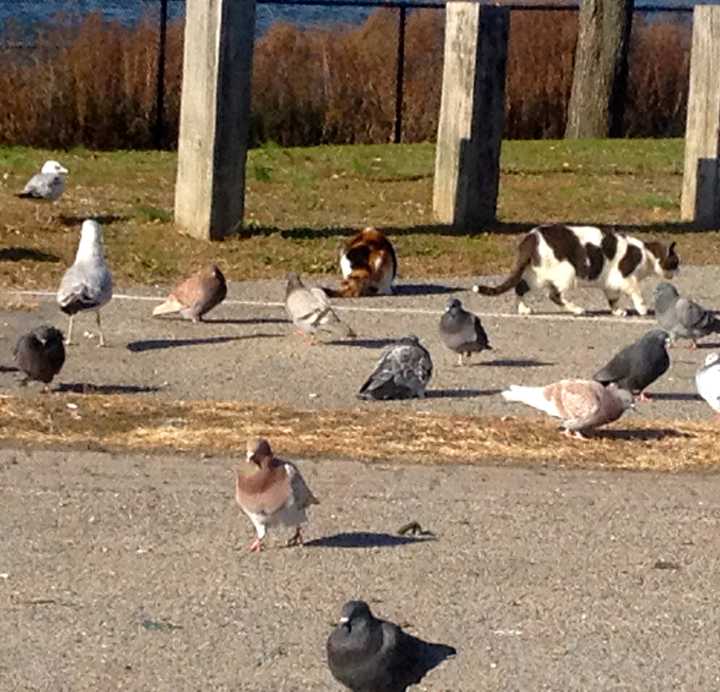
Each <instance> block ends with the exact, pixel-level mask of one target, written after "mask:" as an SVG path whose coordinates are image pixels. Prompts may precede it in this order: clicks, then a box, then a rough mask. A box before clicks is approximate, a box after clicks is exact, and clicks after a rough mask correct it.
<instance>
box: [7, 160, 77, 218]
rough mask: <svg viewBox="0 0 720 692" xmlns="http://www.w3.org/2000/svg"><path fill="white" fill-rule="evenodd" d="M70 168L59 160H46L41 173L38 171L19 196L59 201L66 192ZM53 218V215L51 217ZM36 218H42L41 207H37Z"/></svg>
mask: <svg viewBox="0 0 720 692" xmlns="http://www.w3.org/2000/svg"><path fill="white" fill-rule="evenodd" d="M67 174H68V169H67V168H65V167H64V166H62V165H60V164H59V163H58V162H57V161H46V162H45V163H44V164H43V167H42V168H41V169H40V172H39V173H36V174H35V175H34V176H33V177H32V178H30V180H28V181H27V184H26V185H25V187H24V188H23V191H22V192H20V193H19V194H18V195H17V196H18V197H20V198H21V199H34V200H45V201H46V202H57V200H59V199H60V197H61V196H62V193H63V192H65V176H66V175H67ZM50 218H52V217H50ZM35 220H36V221H39V220H40V207H37V206H36V207H35Z"/></svg>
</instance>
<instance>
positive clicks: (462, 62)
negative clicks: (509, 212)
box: [433, 0, 510, 229]
mask: <svg viewBox="0 0 720 692" xmlns="http://www.w3.org/2000/svg"><path fill="white" fill-rule="evenodd" d="M509 26H510V11H509V10H508V9H506V8H502V7H487V6H484V7H483V6H481V5H480V4H479V3H477V2H471V1H469V0H449V1H448V3H447V6H446V10H445V64H444V68H443V88H442V101H441V105H440V122H439V124H438V137H437V152H436V155H435V180H434V189H433V210H434V212H435V217H436V218H437V219H438V221H441V222H443V223H448V224H452V225H454V226H456V227H457V228H461V229H469V228H474V227H478V226H481V225H482V224H485V223H488V222H490V221H493V220H494V219H495V214H496V211H497V196H498V187H499V183H500V143H501V139H502V130H503V122H504V114H505V67H506V62H507V40H508V31H509Z"/></svg>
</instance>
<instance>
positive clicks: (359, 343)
mask: <svg viewBox="0 0 720 692" xmlns="http://www.w3.org/2000/svg"><path fill="white" fill-rule="evenodd" d="M324 343H326V344H328V345H332V346H354V347H356V348H385V346H389V345H390V344H394V343H397V339H352V340H348V341H341V340H339V339H337V340H334V341H326V342H324Z"/></svg>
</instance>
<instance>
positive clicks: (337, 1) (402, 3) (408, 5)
mask: <svg viewBox="0 0 720 692" xmlns="http://www.w3.org/2000/svg"><path fill="white" fill-rule="evenodd" d="M9 1H12V0H0V4H3V3H7V2H9ZM447 1H448V2H452V1H453V0H447ZM31 2H39V0H31ZM134 2H136V3H138V4H139V3H140V2H142V5H143V6H145V7H153V6H155V7H157V8H158V10H159V11H158V23H159V25H158V46H157V50H158V60H157V73H156V76H155V82H156V109H155V123H154V139H155V142H156V145H157V146H158V147H160V146H161V143H162V142H163V141H164V138H165V124H164V123H165V119H164V111H165V66H166V49H167V28H168V21H169V8H170V5H171V4H176V3H184V2H185V0H134ZM256 2H257V4H258V5H260V6H271V5H277V6H286V7H322V8H328V9H331V10H332V9H336V10H339V9H343V8H345V9H347V8H354V9H361V8H364V9H368V10H375V9H390V10H395V11H396V12H397V21H398V31H397V44H396V46H395V55H396V61H395V104H394V121H393V142H395V143H399V142H401V141H402V132H403V96H404V94H403V85H404V80H405V32H406V25H407V14H408V12H409V11H410V10H415V9H434V10H444V9H445V5H446V3H445V2H433V1H432V0H428V1H423V0H357V1H356V0H256ZM128 4H133V1H132V0H131V1H130V2H128ZM493 5H494V3H493ZM503 6H504V7H507V8H508V9H509V10H511V11H514V10H523V11H533V12H559V11H562V12H567V11H578V9H579V5H566V4H549V3H548V4H536V3H532V4H531V3H522V2H519V3H503ZM97 9H100V8H97ZM692 10H693V7H692V6H665V5H636V7H635V12H636V13H640V12H642V13H653V14H654V13H678V14H684V15H689V14H690V13H691V12H692ZM5 47H6V48H7V47H8V46H5ZM15 47H17V48H24V49H31V48H32V46H31V45H25V46H15Z"/></svg>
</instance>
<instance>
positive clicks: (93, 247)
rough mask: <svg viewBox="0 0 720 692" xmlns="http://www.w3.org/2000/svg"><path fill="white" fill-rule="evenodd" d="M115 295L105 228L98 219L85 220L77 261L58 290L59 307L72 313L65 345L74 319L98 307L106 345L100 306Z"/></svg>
mask: <svg viewBox="0 0 720 692" xmlns="http://www.w3.org/2000/svg"><path fill="white" fill-rule="evenodd" d="M111 298H112V275H111V274H110V270H109V269H108V266H107V264H106V263H105V257H104V255H103V240H102V228H101V227H100V224H99V223H98V222H97V221H93V220H91V219H88V220H87V221H83V225H82V229H81V231H80V244H79V245H78V250H77V255H76V256H75V262H74V263H73V265H72V266H71V267H70V268H69V269H68V270H67V271H66V272H65V274H64V276H63V278H62V280H61V281H60V288H59V289H58V292H57V302H58V305H60V309H61V310H62V311H63V312H64V313H65V314H67V315H70V326H69V327H68V336H67V341H66V342H65V343H66V344H68V345H69V344H71V343H72V328H73V319H74V317H75V315H76V314H77V313H78V312H81V311H83V310H95V316H96V319H97V326H98V330H99V331H100V344H99V345H100V346H104V345H105V337H104V336H103V332H102V326H101V325H100V308H102V307H103V305H105V304H106V303H108V302H109V301H110V299H111Z"/></svg>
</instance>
